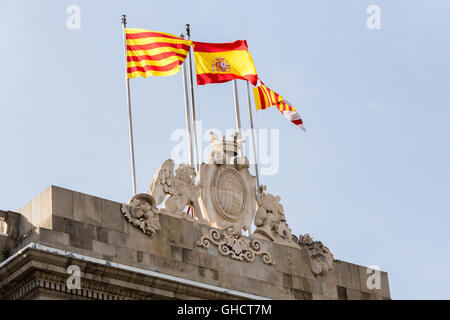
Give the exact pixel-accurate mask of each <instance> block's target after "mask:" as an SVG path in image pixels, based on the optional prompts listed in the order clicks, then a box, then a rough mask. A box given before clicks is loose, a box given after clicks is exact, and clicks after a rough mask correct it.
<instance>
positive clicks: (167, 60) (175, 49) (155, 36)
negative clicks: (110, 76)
mask: <svg viewBox="0 0 450 320" xmlns="http://www.w3.org/2000/svg"><path fill="white" fill-rule="evenodd" d="M125 32H126V42H127V77H128V78H137V77H139V76H141V77H144V78H147V77H151V76H158V77H164V76H171V75H174V74H176V73H177V72H178V71H180V65H181V64H183V62H184V60H185V59H186V56H187V55H188V52H189V49H190V47H191V45H192V41H190V40H184V39H181V38H179V37H176V36H174V35H172V34H169V33H164V32H157V31H149V30H145V29H130V28H126V29H125Z"/></svg>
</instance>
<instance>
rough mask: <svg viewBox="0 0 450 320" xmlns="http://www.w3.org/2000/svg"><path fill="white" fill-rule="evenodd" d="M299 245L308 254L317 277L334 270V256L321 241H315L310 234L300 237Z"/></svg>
mask: <svg viewBox="0 0 450 320" xmlns="http://www.w3.org/2000/svg"><path fill="white" fill-rule="evenodd" d="M298 244H299V245H300V247H301V248H303V249H305V250H306V251H307V252H308V254H309V258H310V260H309V261H310V267H311V270H312V272H313V273H314V274H315V275H324V274H326V273H327V272H328V271H330V270H331V269H333V265H334V257H333V254H332V253H331V251H330V249H328V248H327V247H325V246H324V245H323V243H322V242H321V241H313V239H312V238H311V236H310V235H309V234H305V235H300V237H299V239H298Z"/></svg>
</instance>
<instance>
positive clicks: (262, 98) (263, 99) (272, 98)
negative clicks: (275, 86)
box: [253, 81, 306, 131]
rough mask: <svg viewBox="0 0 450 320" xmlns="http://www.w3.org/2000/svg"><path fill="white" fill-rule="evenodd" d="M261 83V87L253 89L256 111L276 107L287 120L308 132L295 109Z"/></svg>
mask: <svg viewBox="0 0 450 320" xmlns="http://www.w3.org/2000/svg"><path fill="white" fill-rule="evenodd" d="M259 83H260V85H259V86H258V87H255V88H253V93H254V95H255V105H256V109H257V110H264V109H267V108H269V107H271V106H276V107H277V109H278V110H279V111H280V112H281V113H282V114H283V116H284V117H285V118H286V119H288V120H289V121H291V122H292V123H293V124H295V125H296V126H298V127H300V129H302V130H303V131H306V129H305V127H304V126H303V120H302V118H301V117H300V115H299V114H298V112H297V111H296V110H295V108H294V107H293V106H292V105H291V104H290V103H289V102H288V101H286V100H285V99H284V98H283V97H282V96H280V95H279V94H278V93H276V92H274V91H272V90H270V89H269V88H267V87H266V86H265V85H264V83H262V82H261V81H259Z"/></svg>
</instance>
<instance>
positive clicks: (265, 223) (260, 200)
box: [253, 186, 298, 248]
mask: <svg viewBox="0 0 450 320" xmlns="http://www.w3.org/2000/svg"><path fill="white" fill-rule="evenodd" d="M265 190H266V186H260V187H259V189H258V193H257V195H256V202H257V204H258V209H257V210H256V215H255V219H254V224H255V226H256V230H255V231H254V232H253V236H254V237H255V238H259V239H264V240H267V241H273V242H275V243H279V244H284V245H288V246H292V247H296V248H298V244H297V243H296V240H294V237H293V236H292V233H291V229H290V228H289V226H288V224H287V222H286V217H285V215H284V209H283V206H282V205H281V204H280V200H281V198H280V197H279V196H274V195H272V194H270V193H267V192H264V191H265Z"/></svg>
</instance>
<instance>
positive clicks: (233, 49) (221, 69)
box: [193, 40, 258, 85]
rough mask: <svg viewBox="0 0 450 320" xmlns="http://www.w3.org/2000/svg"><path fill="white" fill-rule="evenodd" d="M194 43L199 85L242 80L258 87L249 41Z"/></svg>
mask: <svg viewBox="0 0 450 320" xmlns="http://www.w3.org/2000/svg"><path fill="white" fill-rule="evenodd" d="M193 43H194V58H195V69H196V70H197V84H199V85H203V84H208V83H222V82H227V81H230V80H233V79H241V80H247V81H250V83H252V84H253V85H256V83H257V80H258V77H257V73H256V68H255V65H254V63H253V59H252V56H251V55H250V52H248V46H247V41H245V40H237V41H235V42H228V43H205V42H193Z"/></svg>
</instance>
